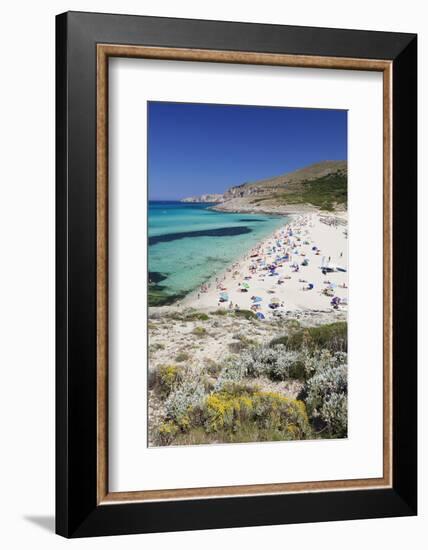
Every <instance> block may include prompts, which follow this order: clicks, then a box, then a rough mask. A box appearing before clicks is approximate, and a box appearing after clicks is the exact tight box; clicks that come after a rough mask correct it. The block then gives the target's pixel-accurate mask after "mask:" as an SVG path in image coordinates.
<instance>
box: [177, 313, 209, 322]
mask: <svg viewBox="0 0 428 550" xmlns="http://www.w3.org/2000/svg"><path fill="white" fill-rule="evenodd" d="M208 319H209V317H208V315H207V314H206V313H201V312H198V311H195V312H192V313H187V314H186V315H184V317H183V321H208Z"/></svg>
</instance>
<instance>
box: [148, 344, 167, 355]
mask: <svg viewBox="0 0 428 550" xmlns="http://www.w3.org/2000/svg"><path fill="white" fill-rule="evenodd" d="M161 349H165V345H164V344H161V343H160V342H156V343H155V344H150V345H149V352H150V353H154V352H156V351H159V350H161Z"/></svg>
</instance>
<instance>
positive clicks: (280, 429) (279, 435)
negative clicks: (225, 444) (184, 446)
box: [202, 389, 311, 440]
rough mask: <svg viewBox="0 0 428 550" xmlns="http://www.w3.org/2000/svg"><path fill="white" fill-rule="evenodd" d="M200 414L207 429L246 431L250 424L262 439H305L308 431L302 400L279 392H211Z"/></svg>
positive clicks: (211, 430) (209, 430) (209, 431)
mask: <svg viewBox="0 0 428 550" xmlns="http://www.w3.org/2000/svg"><path fill="white" fill-rule="evenodd" d="M202 418H203V422H204V428H205V430H206V432H207V433H213V432H235V433H236V432H239V431H241V430H242V429H244V431H246V430H248V427H249V426H248V425H249V424H254V425H255V427H256V428H257V430H258V432H259V436H260V439H261V440H266V439H268V440H271V439H270V438H273V439H306V438H307V437H309V436H310V433H311V430H310V426H309V422H308V417H307V414H306V407H305V404H304V403H303V402H302V401H297V400H295V399H289V398H287V397H284V396H282V395H280V394H278V393H267V392H260V391H255V392H252V393H250V392H248V390H247V389H246V390H244V392H243V393H239V392H236V391H235V392H232V393H229V392H227V391H222V392H220V393H214V394H211V395H210V396H208V397H207V398H206V400H205V402H204V405H203V408H202ZM273 434H275V435H273Z"/></svg>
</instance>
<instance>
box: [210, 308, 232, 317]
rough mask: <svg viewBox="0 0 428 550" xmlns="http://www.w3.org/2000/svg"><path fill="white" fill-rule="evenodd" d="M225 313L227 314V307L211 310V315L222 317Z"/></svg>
mask: <svg viewBox="0 0 428 550" xmlns="http://www.w3.org/2000/svg"><path fill="white" fill-rule="evenodd" d="M227 314H228V311H227V309H217V310H216V311H213V312H212V315H220V316H222V317H224V316H225V315H227Z"/></svg>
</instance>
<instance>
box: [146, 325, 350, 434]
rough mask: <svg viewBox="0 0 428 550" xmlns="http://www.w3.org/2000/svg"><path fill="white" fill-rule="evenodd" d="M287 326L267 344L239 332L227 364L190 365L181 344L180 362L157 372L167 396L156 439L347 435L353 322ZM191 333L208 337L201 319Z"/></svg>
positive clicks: (153, 383) (152, 384)
mask: <svg viewBox="0 0 428 550" xmlns="http://www.w3.org/2000/svg"><path fill="white" fill-rule="evenodd" d="M195 320H197V321H199V320H200V319H199V318H198V317H195ZM281 326H282V327H283V331H284V332H283V334H282V335H280V336H278V337H277V338H275V339H274V340H271V341H270V342H267V343H265V344H260V343H258V342H257V341H256V340H254V339H251V338H248V336H246V335H245V333H237V334H236V336H235V337H234V340H233V342H232V343H233V346H235V342H236V347H233V346H232V347H233V349H230V352H231V353H230V355H229V356H227V357H224V358H223V359H222V361H221V362H220V363H219V362H215V361H213V360H208V361H205V363H204V364H201V365H200V366H199V368H197V367H195V365H192V366H190V365H189V364H188V361H189V355H188V354H187V352H185V351H182V352H180V353H179V354H178V355H177V356H176V357H175V361H176V363H179V364H174V365H161V366H159V367H158V368H157V369H156V371H155V372H152V373H150V377H149V388H150V389H151V390H152V391H153V392H155V394H156V396H157V397H158V399H160V400H161V402H162V403H163V416H162V421H161V422H160V423H159V424H158V425H157V428H156V433H155V435H154V436H153V441H154V444H156V445H183V444H201V443H214V442H218V443H221V442H235V443H237V442H245V441H279V440H284V441H286V440H292V439H294V440H295V439H309V438H310V439H313V438H339V437H346V435H347V390H348V386H347V324H346V323H345V322H340V323H333V324H326V325H322V326H316V327H306V328H305V327H302V326H301V325H300V324H299V323H298V322H287V323H284V324H283V325H281ZM192 333H193V334H195V335H197V336H198V337H199V338H206V337H208V336H207V334H208V333H207V331H206V329H205V327H203V326H202V325H199V324H198V325H196V326H194V328H193V329H192ZM290 384H294V385H295V386H293V387H296V388H297V390H295V391H294V393H291V394H290V391H289V390H288V389H287V388H289V387H290ZM296 384H297V385H296ZM287 392H288V393H287Z"/></svg>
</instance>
